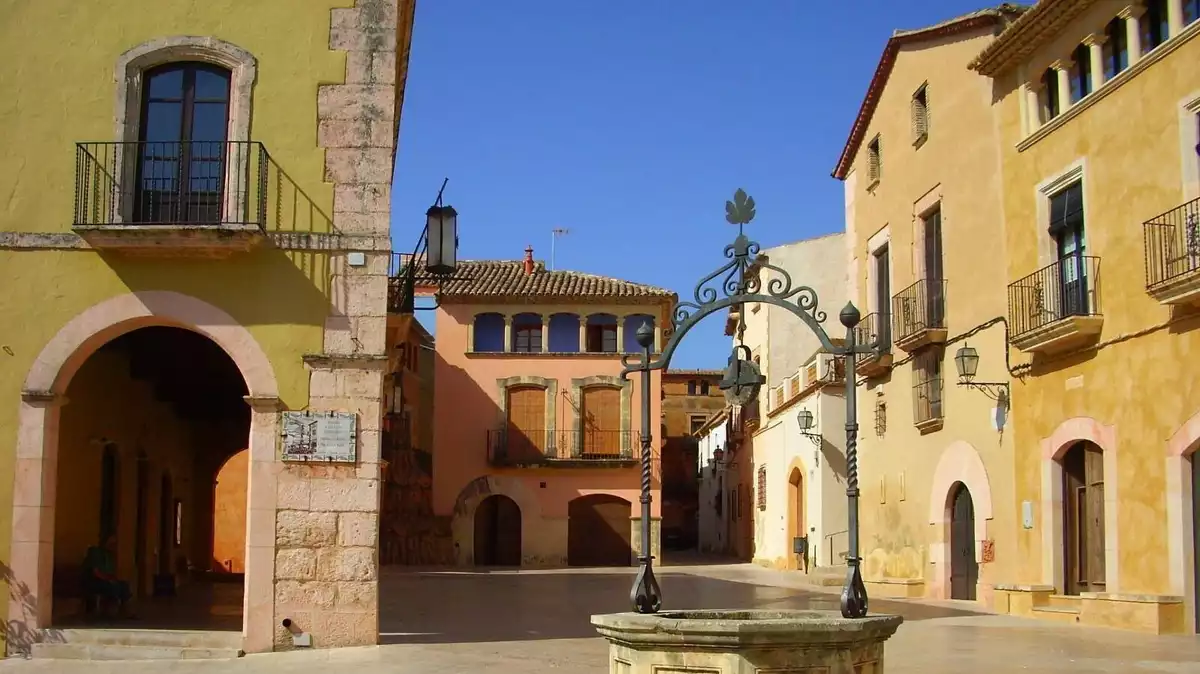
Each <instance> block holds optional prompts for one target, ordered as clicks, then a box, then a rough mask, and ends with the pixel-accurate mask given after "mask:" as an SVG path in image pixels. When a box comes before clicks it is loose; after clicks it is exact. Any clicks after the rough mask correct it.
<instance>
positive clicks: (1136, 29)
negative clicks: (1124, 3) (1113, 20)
mask: <svg viewBox="0 0 1200 674" xmlns="http://www.w3.org/2000/svg"><path fill="white" fill-rule="evenodd" d="M1145 13H1146V8H1145V7H1143V6H1142V5H1141V3H1137V4H1132V5H1129V6H1128V7H1125V8H1124V9H1122V10H1121V11H1119V12H1117V16H1118V17H1119V18H1121V19H1122V20H1124V21H1125V48H1126V49H1128V50H1129V65H1130V66H1132V65H1133V64H1135V63H1137V62H1138V61H1139V60H1140V59H1141V58H1142V31H1141V27H1140V26H1139V25H1138V19H1140V18H1142V15H1143V14H1145Z"/></svg>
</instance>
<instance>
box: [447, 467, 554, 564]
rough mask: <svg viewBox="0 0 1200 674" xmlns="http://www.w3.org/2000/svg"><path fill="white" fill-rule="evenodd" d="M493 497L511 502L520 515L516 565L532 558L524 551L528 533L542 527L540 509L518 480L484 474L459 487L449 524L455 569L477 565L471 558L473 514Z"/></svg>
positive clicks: (534, 497)
mask: <svg viewBox="0 0 1200 674" xmlns="http://www.w3.org/2000/svg"><path fill="white" fill-rule="evenodd" d="M494 495H503V496H505V497H507V498H509V499H511V500H512V501H513V502H514V503H515V504H516V506H517V511H518V512H519V514H520V519H519V521H520V525H521V527H520V531H521V534H522V539H523V540H522V541H521V544H520V547H519V550H520V557H521V558H520V562H519V563H521V564H524V563H526V562H527V560H530V559H531V558H533V557H535V556H536V551H535V550H530V549H527V548H529V547H530V541H528V540H524V539H528V538H531V536H529V533H530V532H533V531H537V528H538V527H539V526H542V525H543V522H542V510H541V507H540V505H539V504H538V500H537V497H536V496H534V495H533V493H532V492H531V491H529V489H528V488H526V486H525V485H524V484H523V483H522V481H521V480H520V479H519V478H515V477H509V476H507V475H484V476H481V477H477V478H475V479H474V480H472V481H471V482H469V483H468V484H467V486H466V487H463V489H462V491H461V492H459V494H458V498H457V499H456V500H455V502H454V516H453V518H452V519H451V521H450V532H451V536H452V537H453V539H454V556H455V563H456V564H458V565H459V566H474V565H476V564H477V563H478V562H477V561H476V555H475V544H476V539H475V531H476V528H475V525H476V511H477V510H478V509H479V507H480V506H481V505H483V502H484V501H485V500H486V499H487V498H489V497H491V496H494Z"/></svg>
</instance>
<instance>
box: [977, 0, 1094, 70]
mask: <svg viewBox="0 0 1200 674" xmlns="http://www.w3.org/2000/svg"><path fill="white" fill-rule="evenodd" d="M1094 3H1095V0H1042V1H1041V2H1039V3H1037V4H1036V5H1035V6H1034V7H1032V8H1031V9H1029V10H1028V11H1026V12H1025V13H1024V14H1022V15H1021V16H1020V17H1019V18H1018V19H1017V20H1016V21H1013V22H1012V23H1011V24H1009V26H1008V28H1006V29H1005V30H1004V32H1003V33H1001V34H1000V36H999V37H997V38H996V39H995V41H993V42H992V43H991V44H989V45H988V46H987V47H985V48H984V49H983V51H981V52H980V53H979V55H978V56H976V57H975V58H974V59H973V60H972V61H971V63H970V64H968V65H967V67H968V68H969V69H971V70H974V71H976V72H978V73H979V74H980V75H984V76H985V77H995V76H997V75H1001V74H1003V73H1005V72H1007V71H1008V70H1010V69H1011V68H1013V67H1015V66H1016V65H1017V64H1018V63H1019V62H1020V61H1022V60H1023V59H1025V58H1026V57H1028V56H1029V55H1030V54H1031V53H1033V51H1034V50H1036V49H1037V48H1038V47H1040V46H1041V45H1043V44H1045V43H1046V42H1047V41H1048V40H1050V39H1052V38H1053V37H1054V36H1056V35H1058V34H1059V33H1060V32H1061V31H1062V29H1063V28H1064V27H1066V25H1067V24H1069V23H1070V22H1071V21H1073V20H1074V19H1075V18H1076V17H1077V16H1079V15H1080V14H1081V13H1083V11H1084V10H1086V9H1087V8H1088V7H1090V6H1091V5H1092V4H1094Z"/></svg>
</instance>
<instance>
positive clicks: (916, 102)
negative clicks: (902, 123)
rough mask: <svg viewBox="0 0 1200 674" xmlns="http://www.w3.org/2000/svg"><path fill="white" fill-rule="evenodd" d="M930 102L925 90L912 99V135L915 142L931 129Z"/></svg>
mask: <svg viewBox="0 0 1200 674" xmlns="http://www.w3.org/2000/svg"><path fill="white" fill-rule="evenodd" d="M928 107H929V105H928V103H927V102H926V99H925V93H924V92H923V91H921V92H917V95H916V96H913V99H912V137H913V141H914V142H915V141H916V140H917V139H919V138H920V137H921V136H924V135H926V134H927V133H928V130H929V113H928Z"/></svg>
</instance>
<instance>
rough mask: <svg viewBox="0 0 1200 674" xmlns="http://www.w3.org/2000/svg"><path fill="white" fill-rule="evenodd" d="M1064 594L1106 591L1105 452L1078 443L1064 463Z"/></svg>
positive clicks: (1096, 446) (1070, 450)
mask: <svg viewBox="0 0 1200 674" xmlns="http://www.w3.org/2000/svg"><path fill="white" fill-rule="evenodd" d="M1061 463H1062V473H1063V486H1062V493H1063V561H1064V564H1065V567H1064V575H1063V585H1064V587H1063V593H1064V594H1068V595H1077V594H1079V593H1081V592H1103V591H1104V573H1105V560H1104V534H1105V532H1104V451H1103V450H1102V449H1100V447H1099V446H1098V445H1096V444H1095V443H1093V442H1090V441H1086V440H1085V441H1083V442H1078V443H1076V444H1075V445H1074V446H1072V447H1071V448H1070V449H1068V450H1067V452H1066V453H1065V454H1063V457H1062V459H1061Z"/></svg>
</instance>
